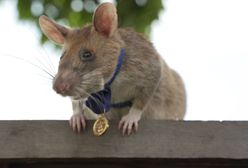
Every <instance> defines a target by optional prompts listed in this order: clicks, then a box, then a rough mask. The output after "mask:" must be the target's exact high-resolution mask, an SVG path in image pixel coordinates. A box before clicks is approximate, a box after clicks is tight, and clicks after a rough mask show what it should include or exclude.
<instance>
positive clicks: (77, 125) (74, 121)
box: [69, 113, 86, 132]
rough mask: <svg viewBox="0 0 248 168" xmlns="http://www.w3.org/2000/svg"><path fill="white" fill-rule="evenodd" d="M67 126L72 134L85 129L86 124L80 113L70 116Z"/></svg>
mask: <svg viewBox="0 0 248 168" xmlns="http://www.w3.org/2000/svg"><path fill="white" fill-rule="evenodd" d="M69 124H70V126H71V128H72V129H73V131H74V132H80V131H81V129H82V128H83V129H85V127H86V122H85V118H84V115H83V114H82V113H75V114H73V115H72V116H71V119H70V121H69Z"/></svg>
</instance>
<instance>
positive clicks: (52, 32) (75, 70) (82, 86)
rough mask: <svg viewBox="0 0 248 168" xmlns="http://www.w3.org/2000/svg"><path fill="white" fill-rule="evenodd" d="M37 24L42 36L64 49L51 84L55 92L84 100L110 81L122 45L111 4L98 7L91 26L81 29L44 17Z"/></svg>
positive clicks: (113, 7)
mask: <svg viewBox="0 0 248 168" xmlns="http://www.w3.org/2000/svg"><path fill="white" fill-rule="evenodd" d="M39 23H40V27H41V29H42V31H43V33H44V34H45V35H46V36H47V37H48V38H49V39H50V40H52V41H54V42H55V43H57V44H59V45H61V46H62V47H63V53H62V55H61V59H60V63H59V68H58V73H57V74H56V76H55V78H54V82H53V88H54V90H55V91H56V92H57V93H59V94H61V95H63V96H70V97H72V98H74V99H79V98H86V97H88V96H89V95H88V94H89V93H92V92H96V91H98V90H99V89H101V88H102V87H103V85H104V83H105V82H106V81H107V80H109V79H110V78H111V76H112V74H113V72H114V69H115V66H116V63H117V59H118V55H119V53H120V49H121V47H122V45H123V42H122V40H121V39H120V37H119V35H118V31H117V24H118V23H117V14H116V8H115V6H114V5H113V4H111V3H103V4H101V5H100V6H99V7H98V8H97V9H96V11H95V13H94V16H93V23H92V25H86V26H84V27H83V28H81V29H74V28H68V27H65V26H62V25H59V24H57V23H56V22H54V21H52V20H50V19H49V18H47V17H46V16H41V17H40V18H39Z"/></svg>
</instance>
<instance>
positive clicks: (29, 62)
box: [3, 54, 54, 78]
mask: <svg viewBox="0 0 248 168" xmlns="http://www.w3.org/2000/svg"><path fill="white" fill-rule="evenodd" d="M3 56H6V57H12V58H15V59H18V60H20V61H23V62H26V63H28V64H30V65H32V66H34V67H36V68H37V69H39V70H41V71H43V72H44V73H45V74H47V75H49V76H50V77H52V78H54V75H52V74H51V73H50V72H48V71H47V70H46V69H44V68H43V67H40V66H38V65H37V64H35V63H33V62H31V61H29V60H27V59H24V58H21V57H17V56H14V55H10V54H3Z"/></svg>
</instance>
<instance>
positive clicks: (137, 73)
mask: <svg viewBox="0 0 248 168" xmlns="http://www.w3.org/2000/svg"><path fill="white" fill-rule="evenodd" d="M39 23H40V27H41V30H42V31H43V33H44V34H45V35H46V36H47V37H48V38H49V39H51V40H52V41H54V42H55V43H57V44H59V45H61V46H63V54H62V56H61V59H60V63H59V68H58V73H57V74H56V76H55V78H54V82H53V88H54V90H55V91H56V92H57V93H59V94H61V95H62V96H69V97H71V100H72V107H73V112H74V114H73V115H72V117H71V119H70V125H71V127H72V128H73V130H75V131H80V130H81V128H85V126H86V123H85V119H96V118H97V116H98V115H97V114H95V113H96V112H95V111H94V110H92V108H89V105H87V103H88V100H89V98H91V103H92V102H93V103H95V104H93V105H95V106H99V107H100V106H104V107H102V110H103V111H104V110H105V104H104V103H103V102H101V101H100V99H101V97H100V98H99V97H96V96H99V95H101V93H103V92H104V93H103V94H105V91H106V90H108V91H107V92H106V94H107V96H109V98H110V100H109V102H110V103H111V104H117V106H116V107H115V106H111V104H108V105H109V106H108V109H110V110H108V111H106V116H107V118H109V119H120V122H119V128H120V129H121V130H122V132H123V134H125V133H127V134H130V133H131V132H133V131H137V129H138V121H139V120H140V118H141V117H142V118H145V119H158V120H161V119H168V120H181V119H183V117H184V115H185V109H186V96H185V89H184V85H183V82H182V80H181V78H180V76H179V75H178V74H177V73H176V72H175V71H174V70H172V69H170V68H169V67H168V65H167V64H166V63H165V62H164V61H163V59H162V58H161V57H160V56H159V54H158V53H157V51H156V50H155V49H154V47H153V45H152V44H151V43H150V42H149V41H148V40H146V39H145V38H144V37H143V36H142V35H140V34H139V33H136V32H135V31H133V30H132V29H127V28H117V27H118V21H117V13H116V8H115V6H114V5H113V4H112V3H103V4H101V5H99V7H98V8H97V9H96V10H95V12H94V16H93V23H92V24H89V25H86V26H84V27H83V28H80V29H77V28H69V27H65V26H62V25H59V24H57V23H56V22H54V21H52V20H50V19H49V18H47V17H46V16H41V17H40V18H39ZM120 57H122V58H121V59H120ZM117 69H118V70H117ZM110 80H112V81H111V84H109V85H108V86H107V87H105V86H106V83H108V81H110ZM93 94H95V95H93ZM104 97H106V95H103V98H102V99H104ZM109 102H107V103H109ZM122 102H123V103H124V105H123V104H121V103H122ZM118 103H119V106H118ZM93 109H94V108H93Z"/></svg>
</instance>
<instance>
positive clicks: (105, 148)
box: [0, 120, 248, 167]
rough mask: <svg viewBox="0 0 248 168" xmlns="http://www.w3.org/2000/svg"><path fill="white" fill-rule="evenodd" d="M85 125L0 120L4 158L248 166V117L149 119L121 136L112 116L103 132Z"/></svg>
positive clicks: (0, 146)
mask: <svg viewBox="0 0 248 168" xmlns="http://www.w3.org/2000/svg"><path fill="white" fill-rule="evenodd" d="M87 124H88V125H87V130H86V131H84V132H82V133H79V134H76V133H73V132H72V130H71V129H70V128H69V126H68V122H67V121H0V161H2V163H3V162H4V163H5V162H6V163H10V162H12V161H14V162H16V161H17V162H20V161H23V160H25V161H30V160H31V161H32V160H33V161H35V162H37V161H40V162H44V161H45V162H47V161H48V162H49V163H51V161H53V160H54V161H55V160H56V161H62V160H63V161H70V160H71V161H74V162H85V161H87V163H88V161H89V160H93V161H94V162H95V160H98V161H105V162H106V161H114V162H115V161H116V162H120V161H122V162H127V161H129V160H132V159H134V160H136V161H138V160H143V161H144V160H146V161H148V160H150V161H152V160H157V161H160V162H161V161H167V163H168V162H172V163H173V160H174V161H175V162H177V160H184V161H186V162H185V163H187V162H189V163H191V162H194V163H197V162H199V163H203V162H204V160H205V161H206V162H207V163H210V162H209V161H210V160H211V161H212V163H215V162H217V163H222V162H223V163H225V164H227V163H226V162H225V161H231V162H228V163H229V164H230V163H234V161H235V163H236V165H237V161H238V163H242V164H244V165H246V166H248V163H247V161H248V122H198V121H188V122H187V121H179V122H175V121H154V120H151V121H150V120H146V121H141V122H140V125H139V132H138V133H137V134H134V135H131V136H122V134H121V133H120V131H119V130H118V129H117V125H118V122H117V121H111V122H110V128H109V130H108V131H107V133H106V134H104V135H103V136H101V137H96V136H94V135H93V133H92V124H93V122H92V121H89V122H88V123H87ZM218 161H219V162H218ZM142 163H144V162H142ZM153 164H154V163H153ZM0 165H1V164H0ZM219 167H220V166H219Z"/></svg>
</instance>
